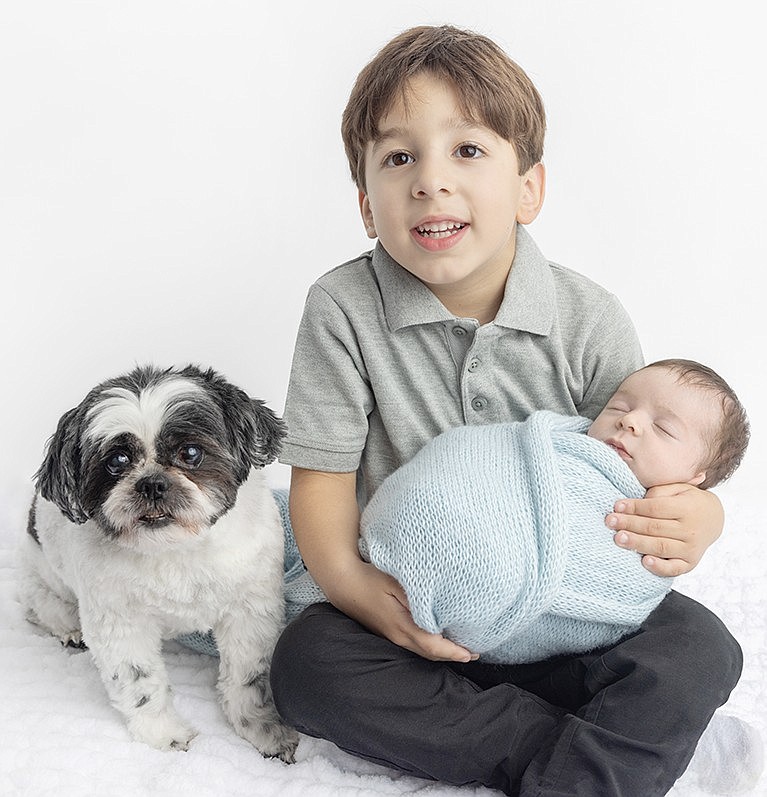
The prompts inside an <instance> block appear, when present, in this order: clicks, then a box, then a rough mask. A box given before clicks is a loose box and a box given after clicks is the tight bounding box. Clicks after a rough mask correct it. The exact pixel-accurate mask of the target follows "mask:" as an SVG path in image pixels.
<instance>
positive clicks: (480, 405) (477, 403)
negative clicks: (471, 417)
mask: <svg viewBox="0 0 767 797" xmlns="http://www.w3.org/2000/svg"><path fill="white" fill-rule="evenodd" d="M471 407H472V409H474V410H476V411H477V412H480V411H481V410H484V409H485V407H487V399H486V398H485V397H484V396H475V397H474V398H473V399H472V400H471Z"/></svg>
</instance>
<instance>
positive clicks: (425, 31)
mask: <svg viewBox="0 0 767 797" xmlns="http://www.w3.org/2000/svg"><path fill="white" fill-rule="evenodd" d="M424 72H425V73H428V74H430V75H434V76H436V77H438V78H440V79H442V80H445V81H446V82H448V83H449V84H450V85H451V86H452V88H453V90H454V91H455V93H456V95H457V98H458V102H459V104H460V107H461V111H462V112H463V113H464V114H465V116H466V118H467V119H468V120H470V121H474V122H477V123H479V124H481V125H483V126H485V127H488V128H490V129H491V130H493V131H494V132H495V133H496V134H497V135H499V136H500V137H501V138H503V139H506V140H507V141H509V142H511V144H512V145H513V146H514V150H515V152H516V155H517V159H518V160H519V171H520V174H524V173H525V172H527V171H528V170H529V169H531V168H532V167H533V166H535V164H536V163H538V162H539V161H540V160H541V158H542V157H543V138H544V135H545V132H546V114H545V112H544V108H543V101H542V100H541V97H540V95H539V93H538V90H537V89H536V88H535V86H534V85H533V83H532V81H531V80H530V78H529V77H528V76H527V74H526V73H525V72H524V70H523V69H522V68H521V67H520V66H519V65H518V64H516V63H515V62H514V61H512V60H511V58H509V57H508V55H506V53H505V52H504V51H503V50H502V49H501V48H500V47H499V46H498V45H497V44H496V43H495V42H493V41H492V40H491V39H488V38H487V37H486V36H482V35H480V34H478V33H474V32H472V31H467V30H461V29H460V28H455V27H452V26H451V25H442V26H439V27H430V26H427V25H424V26H420V27H415V28H410V29H408V30H406V31H404V32H402V33H400V34H399V35H398V36H396V37H395V38H394V39H392V40H391V41H390V42H389V43H388V44H386V45H384V47H383V48H382V49H381V50H380V51H379V52H378V54H377V55H376V56H375V57H374V58H373V60H372V61H370V63H368V64H367V66H365V67H364V68H363V69H362V71H361V72H360V74H359V76H358V77H357V81H356V83H355V84H354V87H353V89H352V92H351V95H350V97H349V101H348V103H347V105H346V109H345V110H344V114H343V120H342V123H341V135H342V137H343V141H344V147H345V149H346V156H347V158H348V160H349V168H350V169H351V173H352V178H353V179H354V181H355V182H356V184H357V186H358V187H359V188H360V189H362V190H363V191H364V190H365V150H366V148H367V145H368V144H369V143H370V142H371V141H376V140H377V139H378V136H379V135H380V132H379V124H380V122H381V119H382V118H383V117H384V116H385V115H386V114H387V113H388V112H389V110H390V109H391V107H392V105H393V104H394V102H396V100H397V99H399V98H401V99H403V101H406V100H407V85H408V81H409V80H411V79H412V78H413V77H415V76H416V75H419V74H422V73H424Z"/></svg>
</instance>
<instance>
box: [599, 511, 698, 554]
mask: <svg viewBox="0 0 767 797" xmlns="http://www.w3.org/2000/svg"><path fill="white" fill-rule="evenodd" d="M605 524H606V525H607V527H608V528H610V529H612V530H613V531H615V532H617V533H616V535H615V536H616V537H617V536H618V534H620V533H621V532H627V533H630V534H632V535H634V536H640V537H667V538H669V539H682V536H683V535H684V530H683V529H682V527H681V526H680V525H679V524H678V523H676V522H675V521H674V519H673V518H657V517H646V516H645V515H626V514H623V513H619V512H611V513H610V514H609V515H607V517H606V518H605ZM677 532H678V534H679V537H677ZM642 553H650V551H642Z"/></svg>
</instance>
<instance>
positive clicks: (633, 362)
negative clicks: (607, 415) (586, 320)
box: [578, 295, 644, 420]
mask: <svg viewBox="0 0 767 797" xmlns="http://www.w3.org/2000/svg"><path fill="white" fill-rule="evenodd" d="M643 365H644V357H643V355H642V347H641V345H640V343H639V337H638V335H637V332H636V329H635V328H634V324H633V323H632V321H631V319H630V318H629V315H628V313H627V312H626V310H625V308H624V307H623V305H622V304H621V303H620V302H619V301H618V299H617V298H616V297H615V296H612V295H609V300H608V301H607V302H605V303H604V305H603V310H602V313H601V314H599V315H598V316H597V317H596V319H595V323H594V324H593V326H592V328H591V330H590V332H589V334H588V337H587V338H586V343H585V346H584V350H583V375H584V385H585V390H584V393H583V398H582V400H581V402H580V404H579V405H578V414H579V415H583V416H585V417H586V418H591V419H592V420H593V419H594V418H596V417H597V415H598V414H599V413H600V412H601V411H602V409H603V408H604V406H605V404H607V402H608V400H609V399H610V396H612V395H613V393H615V391H616V390H617V389H618V386H619V385H620V383H621V382H622V381H623V380H624V379H625V378H626V377H627V376H628V375H629V374H630V373H632V372H633V371H636V370H637V368H641V367H642V366H643Z"/></svg>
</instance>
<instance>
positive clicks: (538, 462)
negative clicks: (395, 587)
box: [361, 360, 749, 664]
mask: <svg viewBox="0 0 767 797" xmlns="http://www.w3.org/2000/svg"><path fill="white" fill-rule="evenodd" d="M584 432H585V434H584ZM748 437H749V430H748V421H747V419H746V414H745V411H744V409H743V407H742V405H741V404H740V402H739V400H738V398H737V396H736V395H735V393H734V392H733V390H732V388H730V386H729V385H728V384H727V383H726V382H725V381H724V380H723V379H722V378H721V377H720V376H719V375H718V374H716V373H715V372H714V371H712V370H711V369H710V368H707V367H706V366H703V365H700V364H699V363H695V362H692V361H690V360H662V361H659V362H657V363H653V364H652V365H649V366H646V367H645V368H642V369H640V370H639V371H635V372H634V373H633V374H631V375H630V376H628V377H627V378H626V379H625V380H624V381H623V383H622V384H621V386H620V387H619V389H618V391H617V392H616V393H615V395H613V396H612V397H611V399H610V401H609V402H608V403H607V406H606V407H605V408H604V409H603V410H602V412H600V413H599V415H598V416H597V418H596V420H594V421H593V422H591V421H590V420H588V419H587V418H581V417H579V416H568V415H558V414H555V413H552V412H549V411H548V410H540V411H538V412H535V413H533V414H532V415H530V417H529V418H527V420H525V421H517V422H512V423H501V424H487V425H484V426H461V427H456V428H455V429H449V430H448V431H446V432H443V433H442V434H441V435H439V436H438V437H436V438H435V439H434V440H432V441H430V442H429V443H427V444H426V445H425V446H424V447H423V448H422V449H421V450H420V451H419V452H418V453H417V454H416V455H415V456H414V457H413V459H411V460H410V461H409V462H407V463H406V464H405V465H403V466H402V467H401V468H399V469H398V470H397V471H395V472H394V473H393V474H392V475H391V476H389V477H388V478H387V479H386V481H385V482H384V483H383V485H382V486H381V487H380V489H379V490H378V491H377V492H376V494H375V495H374V496H373V498H372V499H371V501H370V502H369V503H368V505H367V506H366V508H365V512H364V513H363V515H362V521H361V530H362V541H363V542H362V545H363V553H364V554H365V558H366V559H367V560H368V561H371V562H372V563H373V564H374V565H375V566H376V567H377V568H378V569H379V570H383V571H384V572H386V573H389V574H390V575H391V576H393V577H394V578H395V579H396V580H397V582H398V583H399V584H400V585H401V586H402V587H403V588H404V590H405V593H406V595H407V599H408V608H409V609H410V613H411V615H412V617H413V620H414V621H415V622H416V624H417V625H418V626H419V627H421V628H424V629H426V630H427V631H431V632H433V633H441V634H445V635H446V636H448V637H449V638H450V639H452V640H454V641H456V642H458V644H460V645H462V646H463V647H465V648H467V649H468V650H471V651H474V652H475V653H481V654H482V660H483V661H485V662H500V663H506V664H516V663H521V662H528V661H540V660H542V659H546V658H550V657H551V656H555V655H561V654H563V653H577V652H584V651H587V650H594V649H596V648H601V647H607V646H612V645H615V644H616V643H617V642H618V641H619V640H620V639H621V638H622V637H625V636H626V635H627V634H630V633H634V632H635V631H637V630H638V628H639V626H640V624H641V623H642V621H644V620H645V619H646V617H647V615H648V614H649V613H650V612H651V611H652V609H654V608H655V607H656V606H657V605H658V604H659V603H660V601H661V600H662V599H663V597H664V596H665V595H666V594H667V593H668V590H669V589H670V587H671V583H670V579H667V578H660V577H658V576H655V575H653V574H652V573H650V572H649V571H647V570H646V569H645V568H643V567H642V566H641V562H640V558H639V556H638V555H637V554H635V553H634V552H632V551H626V550H622V549H620V548H618V547H617V546H615V545H614V544H613V543H612V537H611V535H610V532H609V531H608V530H607V529H606V528H605V527H604V523H603V520H604V516H605V514H606V513H607V512H608V511H609V510H610V508H611V507H612V506H613V504H614V503H615V502H616V501H617V500H619V499H620V498H621V497H626V496H628V497H636V498H641V497H642V496H643V495H644V493H645V490H646V489H647V488H649V487H652V486H654V485H658V484H668V483H687V484H693V485H698V486H700V487H701V489H707V488H709V487H713V486H715V485H716V484H719V483H720V482H722V481H724V480H725V479H727V478H729V476H730V475H731V474H732V473H733V472H734V471H735V469H736V468H737V466H738V465H739V464H740V461H741V459H742V458H743V454H744V453H745V450H746V446H747V444H748ZM592 438H593V439H592Z"/></svg>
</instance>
